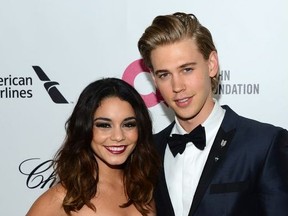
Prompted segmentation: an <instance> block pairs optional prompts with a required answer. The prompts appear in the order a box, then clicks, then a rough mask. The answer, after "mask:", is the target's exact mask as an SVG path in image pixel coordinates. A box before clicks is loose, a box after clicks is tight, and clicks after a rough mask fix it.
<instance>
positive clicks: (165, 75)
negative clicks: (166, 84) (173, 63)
mask: <svg viewBox="0 0 288 216" xmlns="http://www.w3.org/2000/svg"><path fill="white" fill-rule="evenodd" d="M167 76H168V73H159V74H158V78H159V79H164V78H165V77H167Z"/></svg>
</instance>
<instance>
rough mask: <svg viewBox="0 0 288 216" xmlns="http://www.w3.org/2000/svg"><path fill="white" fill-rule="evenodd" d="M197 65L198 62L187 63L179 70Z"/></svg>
mask: <svg viewBox="0 0 288 216" xmlns="http://www.w3.org/2000/svg"><path fill="white" fill-rule="evenodd" d="M196 64H197V63H196V62H187V63H185V64H182V65H180V66H179V68H185V67H187V66H194V65H196Z"/></svg>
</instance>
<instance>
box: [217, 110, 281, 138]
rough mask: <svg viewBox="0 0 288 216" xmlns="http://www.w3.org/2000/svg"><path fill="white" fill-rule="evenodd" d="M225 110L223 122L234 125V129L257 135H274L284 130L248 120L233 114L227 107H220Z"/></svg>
mask: <svg viewBox="0 0 288 216" xmlns="http://www.w3.org/2000/svg"><path fill="white" fill-rule="evenodd" d="M222 107H223V108H224V109H225V110H226V113H225V117H224V121H225V122H232V121H233V123H234V125H235V127H236V128H240V129H242V130H243V129H244V130H249V131H251V132H252V131H258V132H259V133H265V132H267V133H274V132H278V131H281V130H285V129H284V128H282V127H279V126H276V125H273V124H271V123H268V122H263V121H259V120H257V119H253V118H249V117H246V116H242V115H239V114H237V113H236V112H234V111H233V110H232V109H231V108H230V107H229V106H227V105H224V106H222Z"/></svg>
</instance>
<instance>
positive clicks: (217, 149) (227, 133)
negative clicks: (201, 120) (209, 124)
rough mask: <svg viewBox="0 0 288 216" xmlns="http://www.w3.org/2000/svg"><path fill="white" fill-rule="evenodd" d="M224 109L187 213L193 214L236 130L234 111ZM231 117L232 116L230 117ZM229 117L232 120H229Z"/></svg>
mask: <svg viewBox="0 0 288 216" xmlns="http://www.w3.org/2000/svg"><path fill="white" fill-rule="evenodd" d="M223 108H224V109H226V113H225V117H224V120H223V122H222V124H221V127H220V129H219V130H218V133H217V135H216V137H215V140H214V143H213V145H212V148H211V150H210V153H209V156H208V158H207V161H206V163H205V167H204V169H203V172H202V175H201V177H200V180H199V183H198V186H197V189H196V191H195V195H194V198H193V202H192V206H191V208H190V212H189V215H193V214H194V213H195V211H196V209H197V207H198V206H199V204H200V202H201V200H202V198H203V196H204V194H205V192H206V190H207V188H208V186H209V184H210V182H211V180H212V178H213V176H214V174H215V172H216V170H217V167H218V166H219V164H221V161H222V160H223V159H224V156H225V154H226V152H227V150H228V147H229V145H230V143H231V141H232V139H233V137H234V134H235V132H236V129H235V122H236V118H235V117H236V115H237V114H236V115H234V112H233V111H232V110H231V109H229V108H228V107H226V106H225V107H223ZM232 117H233V118H232ZM231 118H232V119H233V120H234V121H231Z"/></svg>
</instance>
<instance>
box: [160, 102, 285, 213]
mask: <svg viewBox="0 0 288 216" xmlns="http://www.w3.org/2000/svg"><path fill="white" fill-rule="evenodd" d="M223 108H224V109H225V110H226V112H225V117H224V119H223V122H222V124H221V126H220V129H219V131H218V133H217V135H216V138H215V140H214V143H213V145H212V148H211V151H210V153H209V156H208V159H207V161H206V164H205V167H204V170H203V172H202V175H201V177H200V181H199V184H198V186H197V189H196V192H195V195H194V199H193V201H192V205H191V208H190V212H189V216H192V215H193V216H196V215H197V216H220V215H221V216H222V215H223V216H224V215H230V216H238V215H239V216H250V215H251V216H258V215H259V216H266V215H269V216H284V215H285V216H288V189H287V188H288V168H287V167H288V159H287V158H288V132H287V130H285V129H283V128H280V127H276V126H273V125H269V124H265V123H260V122H257V121H254V120H251V119H247V118H244V117H241V116H239V115H237V114H236V113H235V112H234V111H232V110H231V109H230V108H229V107H228V106H223ZM174 124H175V122H173V123H172V124H170V125H169V126H168V127H167V128H165V129H164V130H162V131H161V132H159V133H158V134H155V135H154V138H155V144H156V147H157V149H158V152H159V153H160V157H161V158H162V162H163V159H164V153H165V149H166V146H167V138H168V137H169V135H170V133H171V130H172V128H173V126H174ZM221 143H222V145H221ZM223 144H224V145H223ZM191 169H192V170H193V167H191ZM185 190H186V189H185ZM187 190H189V188H187ZM155 201H156V208H157V215H158V216H174V215H175V213H174V211H173V207H172V204H171V200H170V197H169V194H168V189H167V185H166V181H165V175H164V168H163V167H162V169H161V172H160V177H159V181H158V184H157V187H156V189H155ZM176 216H178V215H176ZM181 216H182V215H181Z"/></svg>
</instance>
